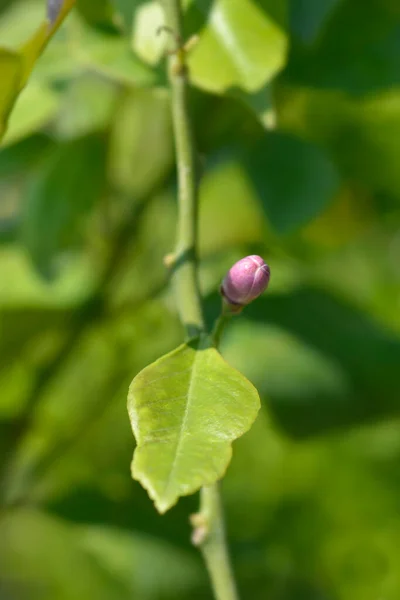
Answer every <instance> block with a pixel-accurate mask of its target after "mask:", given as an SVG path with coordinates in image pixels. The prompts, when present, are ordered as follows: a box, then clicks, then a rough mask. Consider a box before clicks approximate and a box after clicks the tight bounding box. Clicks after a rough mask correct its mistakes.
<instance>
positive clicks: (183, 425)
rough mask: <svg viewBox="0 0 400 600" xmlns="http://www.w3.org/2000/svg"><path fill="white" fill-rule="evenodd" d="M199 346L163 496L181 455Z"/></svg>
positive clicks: (166, 491)
mask: <svg viewBox="0 0 400 600" xmlns="http://www.w3.org/2000/svg"><path fill="white" fill-rule="evenodd" d="M200 345H201V343H200V342H199V344H198V346H197V348H196V350H195V354H194V356H195V358H194V361H193V368H192V369H191V371H192V375H191V377H190V382H189V389H188V394H187V396H188V401H187V403H186V407H185V412H184V415H183V419H182V423H181V427H180V430H179V435H178V441H177V444H176V449H175V456H174V460H173V462H172V465H171V469H170V471H169V474H168V479H167V481H166V484H165V488H164V494H163V495H164V496H166V495H167V493H168V490H169V488H170V485H171V481H172V479H173V475H174V473H175V470H176V466H177V462H178V457H179V455H180V453H181V448H182V444H183V439H184V431H185V429H186V425H187V421H188V416H189V412H190V405H191V396H192V393H191V392H192V387H193V385H194V381H195V375H196V372H197V364H198V362H199V359H198V356H197V352H198V350H199V349H200Z"/></svg>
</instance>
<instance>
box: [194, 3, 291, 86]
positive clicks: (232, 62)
mask: <svg viewBox="0 0 400 600" xmlns="http://www.w3.org/2000/svg"><path fill="white" fill-rule="evenodd" d="M187 22H188V27H189V28H190V30H191V31H192V32H194V33H199V34H200V40H199V42H198V44H197V45H196V46H195V48H194V49H193V51H192V52H191V53H190V56H189V66H190V72H191V78H192V81H193V83H194V84H195V85H198V86H199V87H201V88H203V89H206V90H209V91H212V92H218V93H221V92H226V91H227V90H229V89H232V88H240V89H242V90H245V91H246V92H256V91H257V90H258V89H259V88H261V87H262V86H264V85H265V84H266V83H267V82H268V81H269V80H270V79H271V78H272V77H273V76H274V75H276V74H277V73H278V72H279V71H280V69H281V68H282V67H283V66H284V64H285V59H286V49H287V38H286V33H285V30H284V28H285V23H286V2H281V1H280V0H260V1H258V2H256V1H255V0H217V1H216V2H211V1H210V0H192V1H191V3H190V4H189V8H188V10H187ZM211 65H212V68H210V67H211Z"/></svg>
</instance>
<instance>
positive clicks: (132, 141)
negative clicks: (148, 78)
mask: <svg viewBox="0 0 400 600" xmlns="http://www.w3.org/2000/svg"><path fill="white" fill-rule="evenodd" d="M155 147H157V152H154V148H155ZM173 160H174V157H173V140H172V131H171V117H170V102H169V96H168V95H167V94H166V93H165V92H164V91H162V90H154V89H135V90H132V91H126V92H125V94H124V95H123V96H121V97H120V101H119V103H118V110H117V112H116V114H115V118H114V122H113V124H112V130H111V136H110V178H111V180H112V182H113V184H114V185H115V186H116V187H117V188H118V189H121V190H122V191H123V192H125V193H128V194H134V195H135V196H142V195H144V194H146V193H147V190H148V189H149V187H151V186H153V185H154V182H155V181H158V180H161V179H162V177H163V176H164V175H165V174H166V172H167V171H168V170H169V169H170V168H171V165H172V164H173Z"/></svg>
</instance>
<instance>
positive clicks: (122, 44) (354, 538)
mask: <svg viewBox="0 0 400 600" xmlns="http://www.w3.org/2000/svg"><path fill="white" fill-rule="evenodd" d="M184 4H185V27H186V31H187V35H188V36H190V35H191V34H192V33H195V32H198V33H199V34H200V39H199V42H198V44H197V46H196V47H195V48H194V49H193V50H192V52H191V55H190V65H191V74H192V81H193V90H192V106H193V120H194V127H195V134H196V138H197V143H198V150H199V164H200V168H201V171H202V173H203V179H202V182H201V207H200V238H201V265H200V269H201V282H202V288H203V291H204V295H205V297H206V311H207V315H208V318H209V319H210V322H211V320H212V319H213V317H214V316H215V315H216V313H217V311H218V305H219V300H218V293H217V289H218V285H219V283H220V280H221V278H222V277H223V275H224V273H225V272H226V270H227V269H228V268H229V267H230V266H231V264H232V263H233V262H234V261H235V260H237V259H238V258H240V257H241V256H243V255H245V254H248V253H259V254H261V255H262V256H263V257H264V258H265V259H266V260H267V261H268V263H269V264H270V266H271V272H272V278H271V284H270V287H269V290H268V293H267V295H266V296H265V297H263V298H261V299H260V300H258V301H257V302H255V303H254V305H252V306H251V307H249V308H248V309H246V311H245V312H244V313H243V315H242V316H240V318H237V319H236V320H235V321H234V322H233V323H232V324H231V326H230V327H229V329H228V330H227V332H226V335H225V337H224V340H223V347H222V351H223V354H224V356H225V357H226V358H227V360H229V361H230V362H231V364H233V365H235V366H236V367H237V368H239V369H241V370H242V371H243V372H244V373H245V374H246V375H247V376H248V377H249V379H250V380H251V381H252V382H253V383H254V384H255V385H256V386H257V387H258V389H259V390H260V393H261V395H262V399H263V410H262V411H261V413H260V416H259V418H258V420H257V422H256V424H255V426H254V427H253V429H252V430H251V431H250V432H249V433H248V434H247V435H245V436H244V437H243V438H242V439H241V440H239V441H238V442H237V443H235V445H234V455H233V460H232V464H231V466H230V468H229V470H228V473H227V476H226V478H225V480H224V483H223V498H224V504H225V506H226V514H227V525H228V531H229V543H230V546H231V550H232V555H233V561H234V566H235V571H236V573H237V576H238V580H239V586H240V590H241V594H242V598H243V599H251V600H264V599H266V600H398V599H399V598H400V550H399V548H400V419H399V408H400V380H399V375H400V4H399V2H398V0H287V1H285V0H214V1H211V0H191V1H187V2H185V3H184ZM0 10H1V12H0V46H1V47H3V48H5V49H8V50H10V49H11V50H12V51H15V52H17V53H18V52H20V51H21V47H22V46H21V44H24V43H26V42H27V41H28V40H30V39H32V36H34V33H35V31H36V30H37V29H38V27H39V26H40V24H41V23H42V22H43V20H44V18H45V10H46V7H45V1H44V0H19V1H18V0H12V1H10V0H2V1H1V3H0ZM161 23H162V15H161V12H160V8H159V6H158V3H157V2H152V1H141V0H116V1H115V2H108V1H107V0H80V1H78V3H77V7H76V8H75V9H74V10H73V11H72V12H71V13H70V15H69V16H68V18H67V19H66V21H65V22H64V24H63V26H62V27H61V28H60V29H59V31H58V32H57V34H56V35H55V36H54V37H53V39H52V40H51V41H50V43H49V45H48V47H47V49H46V51H45V52H44V54H43V55H42V57H41V58H40V59H39V60H38V62H37V64H36V66H35V69H34V71H33V75H32V77H31V78H30V81H29V84H28V86H27V87H26V89H25V90H24V91H23V92H22V94H21V95H20V96H19V98H18V100H17V103H16V106H15V107H14V110H13V112H12V114H11V118H10V122H9V127H8V130H7V133H6V135H5V137H4V140H3V145H2V148H1V149H0V472H1V473H0V478H1V479H0V480H1V484H0V485H1V491H0V493H1V507H0V598H1V600H25V599H27V600H30V599H34V600H81V599H82V598H93V599H96V600H102V599H104V600H106V599H107V600H125V599H128V598H129V599H136V600H188V599H189V598H190V599H191V600H192V599H197V598H198V599H204V600H211V592H210V591H209V586H208V581H207V576H206V574H205V571H204V568H203V565H202V562H201V559H200V557H199V556H198V554H197V552H196V551H195V550H194V549H193V548H192V547H191V546H190V542H189V537H190V528H189V523H188V516H189V514H190V513H191V512H193V511H194V510H196V508H197V498H195V497H194V498H188V499H184V500H181V501H180V502H179V504H178V506H177V507H175V508H174V509H172V510H171V511H170V512H169V513H168V514H166V515H165V516H163V517H161V516H159V515H157V513H156V511H155V510H154V508H153V506H152V504H151V502H150V500H149V499H148V498H147V496H146V494H145V492H144V491H143V490H142V489H141V488H140V486H139V484H138V483H136V482H133V481H132V480H131V478H130V472H129V465H130V460H131V456H132V452H133V448H134V440H133V437H132V434H131V431H130V427H129V422H128V417H127V412H126V394H127V388H128V385H129V383H130V381H131V379H132V378H133V377H134V375H135V374H136V373H137V372H138V371H139V370H140V369H141V368H143V367H144V366H145V365H147V364H148V363H149V362H151V361H152V360H155V359H156V358H158V357H159V356H160V355H161V354H162V353H164V352H166V351H168V350H170V349H172V348H174V347H175V346H176V345H178V344H179V343H180V341H181V340H182V335H183V334H182V330H181V327H180V325H179V322H178V318H177V315H176V309H175V304H174V298H173V295H172V294H171V292H170V290H169V288H168V276H167V273H166V270H165V268H164V266H163V257H164V256H165V254H167V253H168V252H170V251H171V249H172V248H173V244H174V235H175V223H176V203H175V197H176V182H175V175H174V173H175V166H174V153H173V139H172V135H171V123H170V116H169V112H170V106H169V96H168V90H167V87H166V81H165V71H164V65H163V59H162V54H163V46H164V44H165V35H158V36H157V35H156V30H157V27H158V26H159V25H160V24H161ZM7 57H8V54H7V52H6V51H5V50H0V98H1V97H2V95H3V97H5V94H6V92H7V89H8V88H7V81H8V79H7V77H8V78H9V74H10V73H11V71H10V69H11V67H10V64H9V62H8V58H7ZM7 69H9V70H8V71H7ZM11 74H12V73H11ZM7 93H8V92H7ZM14 96H16V93H15V94H14ZM13 98H14V97H13ZM1 106H2V105H1V103H0V107H1ZM2 117H3V118H5V117H6V114H5V113H4V114H3V115H2Z"/></svg>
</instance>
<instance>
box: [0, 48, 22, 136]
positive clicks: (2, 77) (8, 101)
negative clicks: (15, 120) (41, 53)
mask: <svg viewBox="0 0 400 600" xmlns="http://www.w3.org/2000/svg"><path fill="white" fill-rule="evenodd" d="M21 69H22V63H21V58H20V56H19V55H18V54H16V53H14V52H11V51H9V50H5V49H1V50H0V81H1V86H0V138H1V137H2V136H3V135H4V132H5V129H6V123H7V118H8V115H9V112H10V110H11V107H12V104H13V101H14V99H15V97H16V95H17V94H18V91H19V82H20V77H21Z"/></svg>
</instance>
